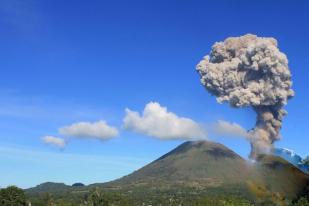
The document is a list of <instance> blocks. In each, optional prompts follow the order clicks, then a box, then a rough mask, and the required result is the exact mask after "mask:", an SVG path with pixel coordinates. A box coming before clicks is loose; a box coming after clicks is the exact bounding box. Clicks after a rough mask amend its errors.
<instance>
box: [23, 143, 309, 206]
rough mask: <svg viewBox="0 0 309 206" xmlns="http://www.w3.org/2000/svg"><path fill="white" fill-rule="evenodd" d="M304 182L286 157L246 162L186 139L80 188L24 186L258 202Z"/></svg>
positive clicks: (292, 193)
mask: <svg viewBox="0 0 309 206" xmlns="http://www.w3.org/2000/svg"><path fill="white" fill-rule="evenodd" d="M308 186H309V176H308V175H307V174H305V173H303V172H302V171H301V170H299V169H298V168H297V167H295V166H294V165H293V164H291V163H289V162H287V161H286V160H284V159H282V158H280V157H276V156H271V155H260V156H259V157H258V159H257V161H256V162H255V163H252V162H249V161H247V160H245V159H243V158H242V157H240V156H239V155H238V154H236V153H235V152H233V151H232V150H230V149H228V148H227V147H225V146H224V145H222V144H218V143H213V142H208V141H194V142H185V143H183V144H181V145H180V146H178V147H177V148H175V149H174V150H172V151H171V152H169V153H167V154H165V155H163V156H162V157H160V158H159V159H157V160H155V161H153V162H152V163H150V164H148V165H146V166H144V167H143V168H141V169H139V170H137V171H135V172H133V173H132V174H129V175H127V176H124V177H122V178H120V179H117V180H114V181H111V182H108V183H97V184H93V185H89V186H85V187H81V188H79V187H70V186H66V185H63V184H60V185H59V184H51V183H48V184H42V185H39V186H37V187H34V188H31V189H29V190H27V192H28V194H39V193H41V192H42V191H45V192H46V191H48V192H52V193H53V194H55V193H61V194H63V193H64V192H70V193H72V194H77V193H86V192H87V191H89V190H90V189H92V188H93V187H101V188H103V189H104V190H105V191H113V192H120V193H122V194H125V195H126V196H128V197H130V198H132V199H135V200H143V199H145V198H146V197H147V199H150V200H151V199H156V200H157V199H161V198H163V197H164V198H166V199H169V198H171V197H175V196H178V197H180V198H193V199H194V198H200V197H205V196H207V197H213V196H223V197H226V196H229V195H230V196H237V197H243V198H246V199H250V200H252V201H258V200H259V199H261V200H262V199H272V200H273V201H275V202H279V205H280V204H281V203H280V202H281V201H283V200H284V198H288V199H293V198H295V197H296V196H297V195H299V194H301V193H302V192H303V191H304V190H305V188H306V187H308Z"/></svg>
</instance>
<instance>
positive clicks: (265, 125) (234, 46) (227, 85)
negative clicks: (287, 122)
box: [196, 34, 294, 158]
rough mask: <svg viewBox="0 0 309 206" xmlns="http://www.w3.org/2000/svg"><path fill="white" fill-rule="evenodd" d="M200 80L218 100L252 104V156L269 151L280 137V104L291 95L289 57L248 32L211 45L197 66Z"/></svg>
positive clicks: (238, 105) (235, 104)
mask: <svg viewBox="0 0 309 206" xmlns="http://www.w3.org/2000/svg"><path fill="white" fill-rule="evenodd" d="M196 69H197V71H198V73H199V74H200V77H201V83H202V84H203V85H204V87H205V88H206V89H207V91H208V92H210V93H211V94H212V95H215V96H216V97H217V101H218V102H219V103H222V102H229V104H230V105H231V106H232V107H235V108H241V107H252V108H253V109H254V111H255V112H256V113H257V120H256V125H255V128H253V129H252V130H251V131H250V132H249V135H248V136H249V137H248V139H249V141H250V143H251V147H252V150H251V154H250V157H251V158H255V156H256V154H258V153H265V152H268V151H269V150H270V149H271V148H272V144H273V143H274V142H275V141H276V140H278V139H279V138H280V129H281V125H282V119H283V116H284V115H286V114H287V112H286V111H285V110H284V109H283V106H284V105H286V104H287V100H288V99H289V98H291V97H292V96H293V95H294V91H293V90H292V89H291V86H292V81H291V73H290V70H289V67H288V60H287V57H286V55H285V54H284V53H282V52H280V51H279V49H278V47H277V41H276V40H275V39H274V38H263V37H257V36H256V35H252V34H247V35H244V36H241V37H231V38H227V39H226V40H225V41H223V42H217V43H215V44H214V45H213V47H212V50H211V53H210V54H209V55H206V56H205V57H204V59H203V60H202V61H201V62H200V63H199V64H198V65H197V67H196Z"/></svg>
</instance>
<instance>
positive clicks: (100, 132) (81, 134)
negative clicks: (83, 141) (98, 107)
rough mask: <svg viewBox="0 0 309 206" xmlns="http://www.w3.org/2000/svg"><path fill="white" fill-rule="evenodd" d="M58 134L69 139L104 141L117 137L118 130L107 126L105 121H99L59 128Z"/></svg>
mask: <svg viewBox="0 0 309 206" xmlns="http://www.w3.org/2000/svg"><path fill="white" fill-rule="evenodd" d="M59 133H60V134H62V135H64V136H69V137H77V138H95V139H100V140H106V139H110V138H112V137H115V136H117V135H118V130H117V129H116V128H115V127H112V126H109V125H108V124H107V123H106V122H105V121H103V120H101V121H98V122H93V123H91V122H78V123H74V124H72V125H70V126H66V127H62V128H60V129H59Z"/></svg>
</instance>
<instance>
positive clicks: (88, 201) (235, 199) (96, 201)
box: [0, 186, 309, 206]
mask: <svg viewBox="0 0 309 206" xmlns="http://www.w3.org/2000/svg"><path fill="white" fill-rule="evenodd" d="M72 188H73V187H72ZM308 191H309V187H308V189H307V191H306V193H304V195H303V196H301V197H299V198H298V199H295V200H294V201H289V200H287V199H285V198H284V197H282V196H280V195H279V196H278V195H277V196H276V195H271V196H265V197H264V198H260V199H259V200H258V201H253V200H252V199H251V198H249V197H244V196H239V195H229V194H226V195H225V194H224V192H225V191H224V190H223V191H220V189H216V190H214V191H212V192H210V191H208V192H209V193H208V192H204V193H203V192H197V191H194V190H189V189H188V190H183V191H181V190H173V189H171V190H163V191H162V190H148V191H145V190H134V191H133V190H129V191H124V190H121V191H117V192H116V191H111V190H106V189H102V188H99V187H93V188H89V189H86V187H85V188H84V190H78V191H76V190H67V191H66V192H64V193H63V194H61V193H57V192H56V193H46V192H44V193H42V194H38V193H37V194H35V195H33V194H32V195H31V194H30V195H28V196H27V197H26V195H25V193H24V191H23V190H22V189H19V188H17V187H15V186H10V187H7V188H5V189H1V190H0V205H1V206H27V205H28V203H31V205H32V206H144V205H152V206H159V205H161V206H179V205H187V206H205V205H210V206H309V193H308ZM216 194H221V195H216Z"/></svg>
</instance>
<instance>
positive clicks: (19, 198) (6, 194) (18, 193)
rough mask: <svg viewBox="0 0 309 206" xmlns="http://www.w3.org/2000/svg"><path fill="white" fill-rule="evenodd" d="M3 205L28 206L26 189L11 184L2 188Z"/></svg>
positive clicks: (0, 203) (0, 194) (0, 195)
mask: <svg viewBox="0 0 309 206" xmlns="http://www.w3.org/2000/svg"><path fill="white" fill-rule="evenodd" d="M0 205H1V206H26V205H27V200H26V195H25V193H24V191H23V190H22V189H20V188H18V187H16V186H9V187H7V188H5V189H1V190H0Z"/></svg>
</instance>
